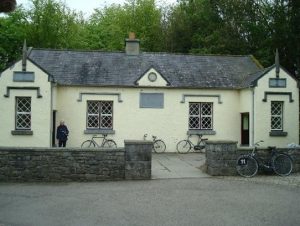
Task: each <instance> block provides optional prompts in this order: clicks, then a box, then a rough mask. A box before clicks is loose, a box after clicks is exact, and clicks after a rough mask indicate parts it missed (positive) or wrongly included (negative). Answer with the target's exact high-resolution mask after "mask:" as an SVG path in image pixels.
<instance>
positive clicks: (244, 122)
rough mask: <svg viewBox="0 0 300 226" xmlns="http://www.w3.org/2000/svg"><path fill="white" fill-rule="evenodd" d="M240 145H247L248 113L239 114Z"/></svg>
mask: <svg viewBox="0 0 300 226" xmlns="http://www.w3.org/2000/svg"><path fill="white" fill-rule="evenodd" d="M241 120H242V121H241V127H242V128H241V136H242V137H241V145H245V146H248V145H249V113H248V112H247V113H241Z"/></svg>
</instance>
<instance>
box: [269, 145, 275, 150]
mask: <svg viewBox="0 0 300 226" xmlns="http://www.w3.org/2000/svg"><path fill="white" fill-rule="evenodd" d="M268 149H271V150H272V149H276V146H268Z"/></svg>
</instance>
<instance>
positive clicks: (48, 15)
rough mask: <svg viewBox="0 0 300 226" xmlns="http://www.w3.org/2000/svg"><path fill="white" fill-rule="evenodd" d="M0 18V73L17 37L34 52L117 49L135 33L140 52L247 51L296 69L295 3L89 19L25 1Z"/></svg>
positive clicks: (142, 9)
mask: <svg viewBox="0 0 300 226" xmlns="http://www.w3.org/2000/svg"><path fill="white" fill-rule="evenodd" d="M31 3H32V6H31V8H30V9H27V10H25V9H23V8H20V7H19V8H18V9H17V10H16V11H15V12H13V13H10V14H9V15H7V16H5V17H0V43H1V44H0V71H1V70H2V69H3V68H4V67H6V66H7V65H9V64H10V63H11V62H13V61H15V60H16V59H17V58H18V57H19V56H20V53H21V48H22V43H23V40H24V39H25V38H26V39H27V43H28V45H30V46H33V47H35V48H58V49H60V48H68V49H95V50H110V51H111V50H118V51H120V50H124V39H125V38H127V37H128V33H129V32H135V33H136V35H137V38H139V39H140V40H141V47H142V50H143V51H154V52H156V51H167V52H180V53H196V54H253V55H254V56H255V57H256V58H257V59H258V60H259V61H260V62H261V63H262V64H263V65H264V66H269V65H272V64H273V63H274V52H275V49H276V48H278V49H279V53H280V62H281V64H282V65H283V66H284V67H286V68H287V69H288V70H289V71H290V72H291V73H292V74H294V73H296V72H297V71H298V72H300V69H299V68H300V23H299V21H300V1H299V0H178V4H176V5H173V6H158V5H156V1H155V0H127V1H126V2H125V4H123V5H117V4H114V5H110V6H106V7H104V8H101V9H95V11H94V13H93V14H92V16H91V17H90V18H89V19H84V18H83V16H82V13H81V12H75V11H72V10H70V9H69V8H68V7H67V6H66V5H65V3H63V2H61V1H58V0H31Z"/></svg>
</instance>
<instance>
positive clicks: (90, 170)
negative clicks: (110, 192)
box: [0, 141, 152, 182]
mask: <svg viewBox="0 0 300 226" xmlns="http://www.w3.org/2000/svg"><path fill="white" fill-rule="evenodd" d="M130 145H131V148H130V147H129V148H128V147H125V148H117V149H79V148H77V149H74V148H49V149H46V148H4V147H1V148H0V181H16V182H23V181H43V182H50V181H57V182H59V181H61V182H62V181H103V180H124V179H150V178H151V147H152V143H151V142H148V144H145V142H143V141H142V142H134V143H131V144H130ZM125 146H126V144H125ZM133 146H134V147H133ZM131 149H135V152H134V151H130V150H131ZM126 150H128V151H129V152H130V154H128V153H127V154H126ZM149 152H150V156H149V154H147V153H149ZM127 155H130V156H131V158H130V161H129V160H125V156H127ZM146 155H147V156H148V158H147V159H145V157H144V156H146ZM126 158H127V157H126ZM140 161H142V162H143V164H139V163H140ZM149 162H150V164H149ZM129 163H130V164H132V165H133V166H138V167H133V168H131V169H128V164H129ZM149 167H150V168H149ZM135 170H137V171H138V173H135ZM129 172H130V173H131V174H134V175H135V176H134V177H133V176H129V175H130V173H129ZM125 175H126V176H125Z"/></svg>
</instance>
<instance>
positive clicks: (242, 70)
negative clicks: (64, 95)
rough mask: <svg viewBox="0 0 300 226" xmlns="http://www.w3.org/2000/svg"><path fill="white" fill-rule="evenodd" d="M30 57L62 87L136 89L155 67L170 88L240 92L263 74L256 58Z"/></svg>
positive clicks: (50, 53)
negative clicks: (255, 77) (236, 90)
mask: <svg viewBox="0 0 300 226" xmlns="http://www.w3.org/2000/svg"><path fill="white" fill-rule="evenodd" d="M28 58H29V59H30V60H31V61H32V62H34V63H35V64H36V65H38V66H39V67H41V68H42V69H43V70H44V71H46V72H47V73H48V74H49V75H51V76H52V77H53V78H54V80H55V81H56V82H57V83H58V84H60V85H83V86H123V87H124V86H125V87H126V86H129V87H132V86H136V83H135V82H136V81H137V79H138V78H140V77H141V76H142V75H143V74H144V73H145V72H147V70H149V69H150V68H154V69H155V70H157V71H158V72H159V73H160V74H161V75H162V76H163V77H164V78H165V79H166V80H168V82H169V83H170V87H177V88H185V87H186V88H226V89H236V88H242V87H245V86H249V85H251V82H252V80H251V78H252V77H253V74H255V73H261V72H262V68H261V67H259V65H257V63H256V62H255V61H254V60H253V58H252V56H215V55H180V54H167V53H141V54H139V55H137V56H128V55H126V54H125V53H124V52H101V51H72V50H47V49H32V50H31V51H30V53H29V55H28ZM251 76H252V77H251Z"/></svg>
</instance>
